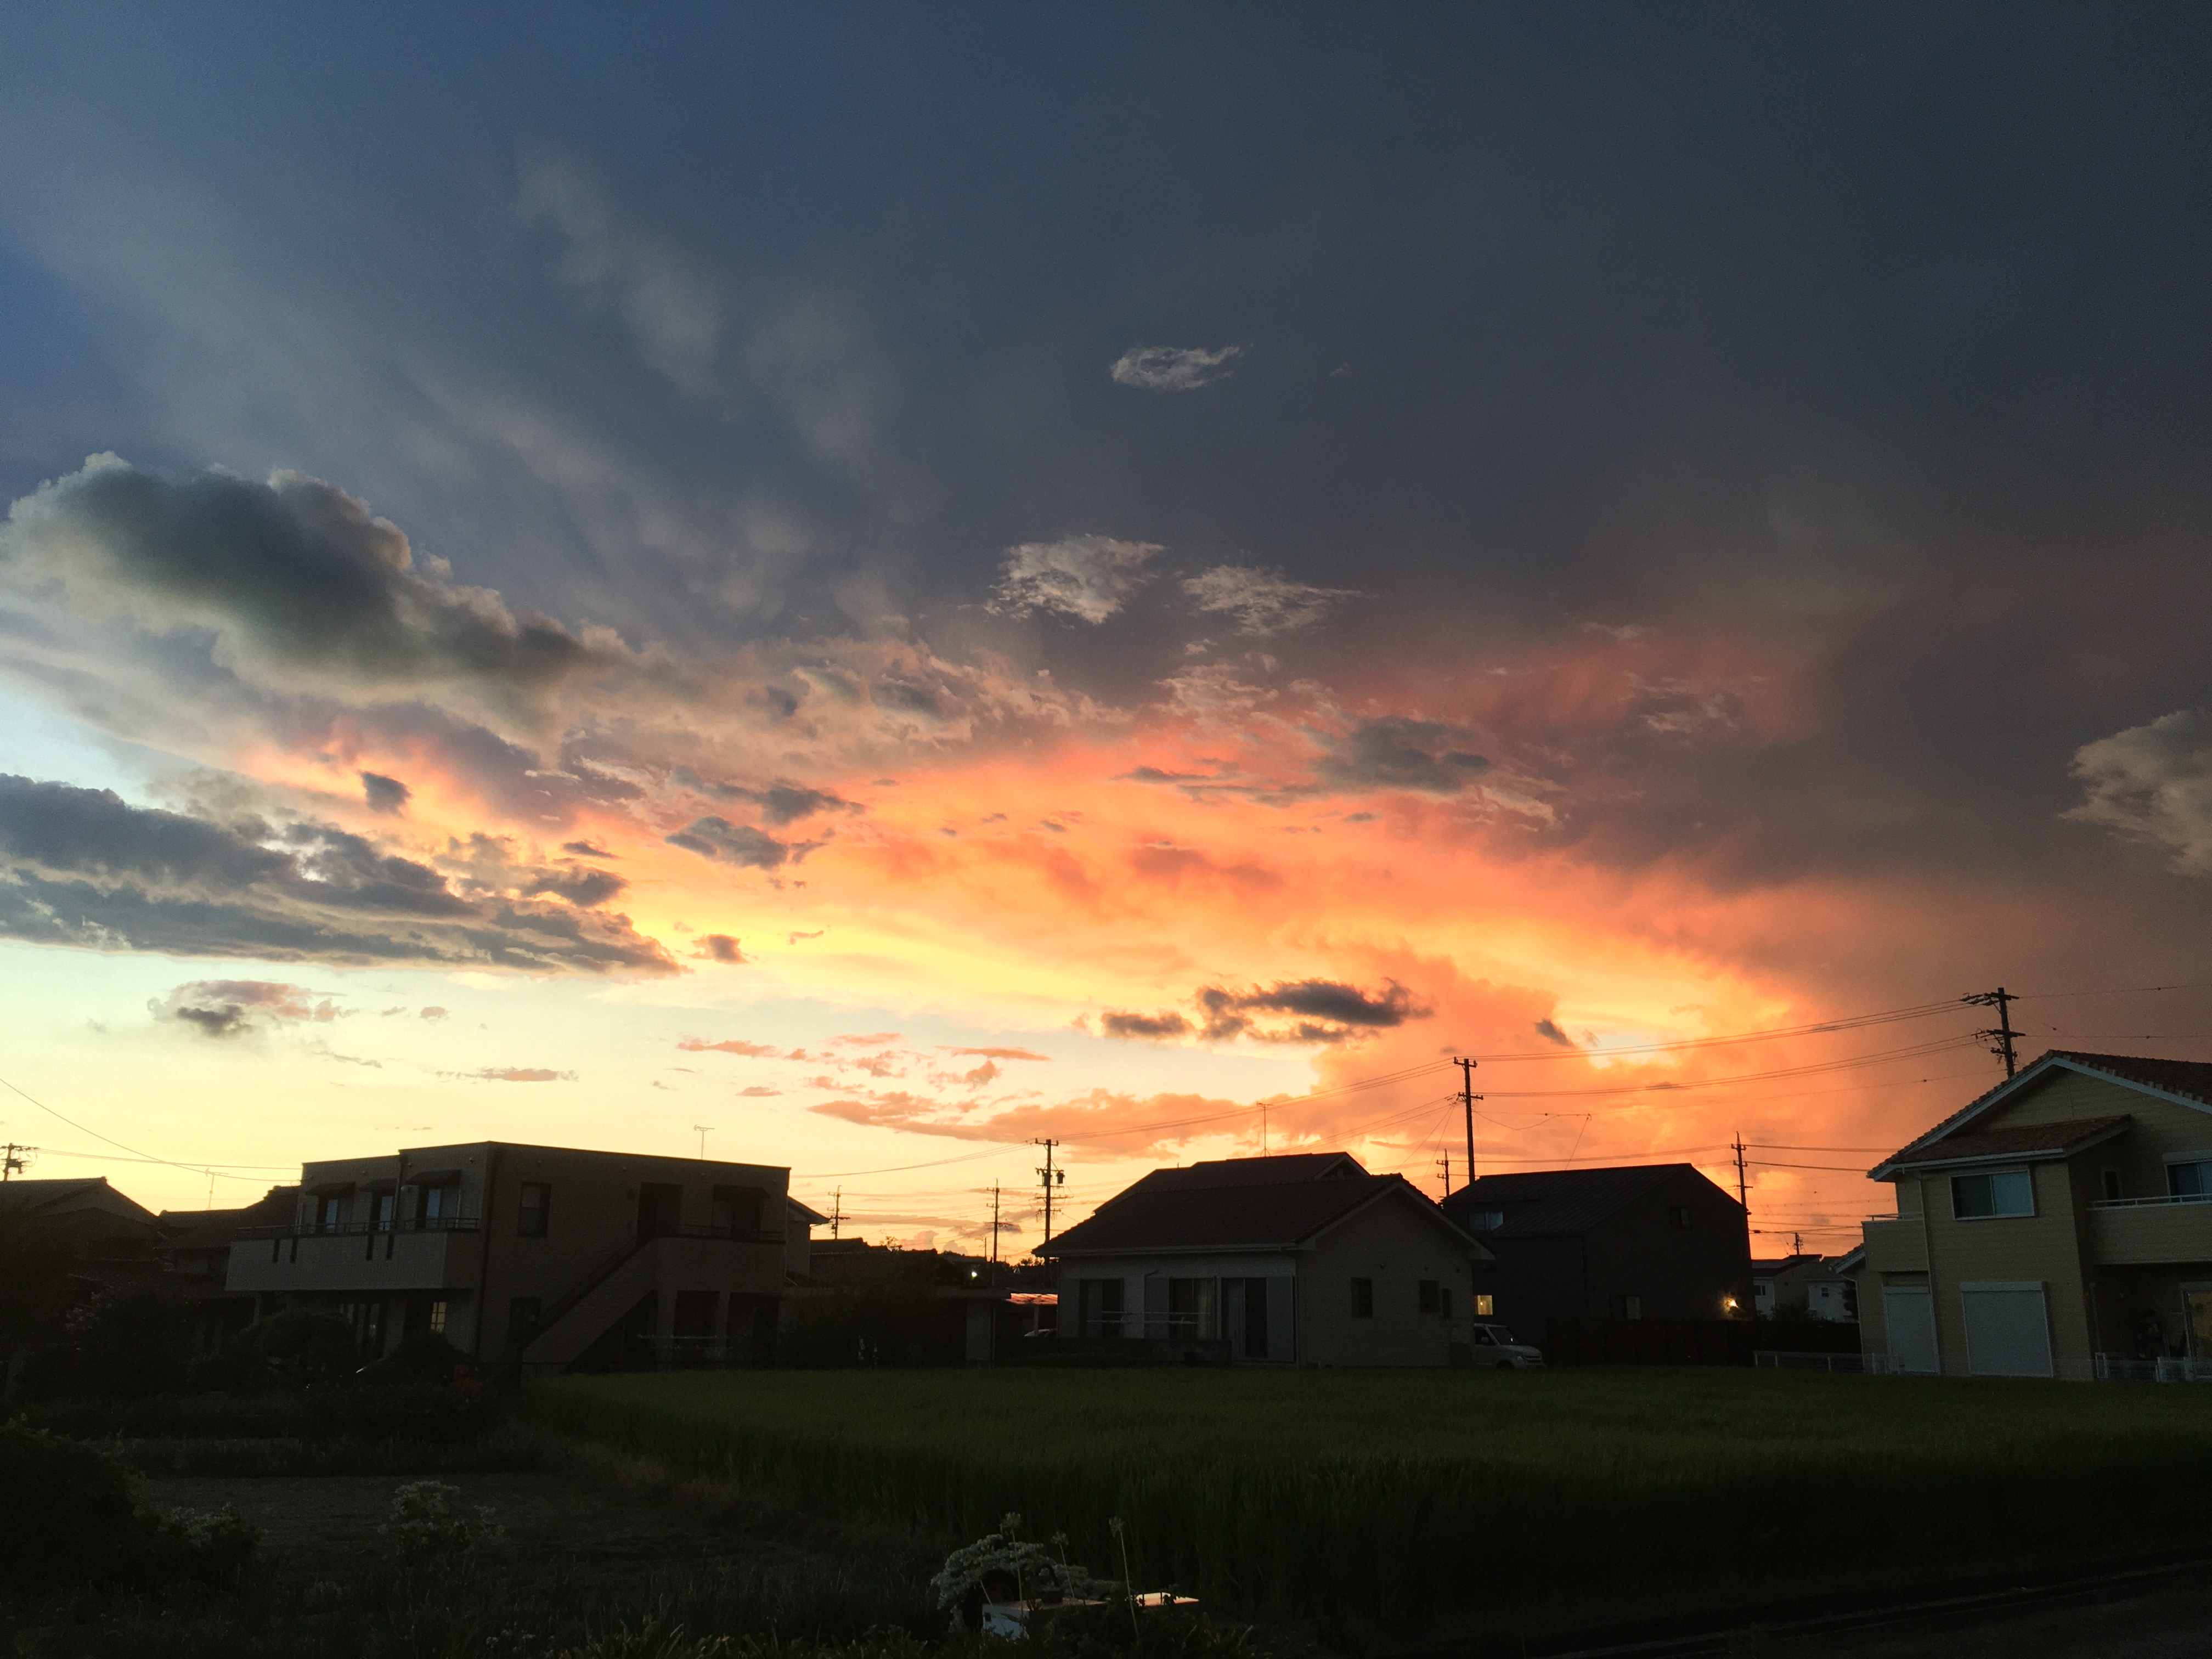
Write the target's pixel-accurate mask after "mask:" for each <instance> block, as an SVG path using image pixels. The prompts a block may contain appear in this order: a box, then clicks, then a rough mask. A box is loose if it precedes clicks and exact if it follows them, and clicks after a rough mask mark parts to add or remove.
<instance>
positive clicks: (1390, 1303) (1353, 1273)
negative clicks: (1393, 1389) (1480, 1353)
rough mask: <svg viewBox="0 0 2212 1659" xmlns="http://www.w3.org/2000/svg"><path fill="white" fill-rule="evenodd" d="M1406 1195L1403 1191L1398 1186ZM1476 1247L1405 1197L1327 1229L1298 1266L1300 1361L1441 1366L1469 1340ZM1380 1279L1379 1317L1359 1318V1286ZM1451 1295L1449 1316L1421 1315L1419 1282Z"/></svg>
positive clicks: (1377, 1287) (1377, 1292) (1376, 1283)
mask: <svg viewBox="0 0 2212 1659" xmlns="http://www.w3.org/2000/svg"><path fill="white" fill-rule="evenodd" d="M1401 1190H1402V1189H1401ZM1474 1249H1475V1247H1474V1245H1473V1244H1472V1243H1461V1242H1457V1241H1455V1239H1454V1237H1453V1236H1452V1234H1451V1233H1450V1232H1449V1231H1447V1230H1446V1229H1445V1228H1443V1227H1442V1226H1440V1225H1437V1221H1436V1219H1435V1218H1432V1217H1428V1216H1424V1215H1422V1214H1420V1213H1419V1212H1416V1211H1415V1210H1414V1209H1413V1207H1412V1205H1411V1203H1410V1202H1408V1201H1406V1200H1402V1199H1400V1200H1385V1201H1383V1202H1382V1203H1379V1204H1373V1205H1370V1206H1368V1207H1367V1208H1366V1209H1364V1210H1363V1211H1361V1212H1359V1213H1358V1214H1357V1215H1355V1216H1353V1217H1352V1218H1351V1219H1349V1220H1348V1221H1346V1222H1344V1223H1342V1224H1340V1225H1338V1226H1335V1227H1333V1228H1331V1229H1329V1230H1328V1231H1327V1232H1325V1233H1323V1234H1322V1236H1321V1237H1320V1239H1319V1240H1318V1241H1316V1243H1315V1245H1314V1247H1313V1249H1310V1250H1309V1251H1308V1252H1307V1253H1306V1254H1305V1255H1304V1257H1303V1258H1302V1259H1301V1261H1300V1263H1299V1273H1298V1286H1297V1297H1298V1301H1297V1327H1298V1359H1299V1361H1300V1363H1301V1364H1309V1365H1443V1364H1449V1361H1450V1358H1451V1346H1452V1344H1453V1343H1454V1342H1459V1343H1461V1344H1466V1343H1467V1342H1468V1340H1469V1327H1470V1325H1471V1324H1472V1323H1473V1309H1474V1300H1473V1297H1474V1265H1473V1258H1474ZM1353 1279H1371V1280H1372V1281H1373V1282H1374V1286H1375V1301H1374V1306H1375V1312H1374V1316H1373V1317H1372V1318H1369V1319H1359V1318H1355V1317H1354V1316H1353V1315H1352V1280H1353ZM1423 1279H1434V1280H1436V1281H1437V1285H1439V1286H1440V1287H1442V1288H1444V1289H1448V1290H1449V1291H1450V1295H1451V1315H1450V1316H1449V1318H1446V1317H1444V1316H1443V1315H1441V1314H1438V1313H1423V1312H1422V1311H1421V1309H1420V1281H1421V1280H1423Z"/></svg>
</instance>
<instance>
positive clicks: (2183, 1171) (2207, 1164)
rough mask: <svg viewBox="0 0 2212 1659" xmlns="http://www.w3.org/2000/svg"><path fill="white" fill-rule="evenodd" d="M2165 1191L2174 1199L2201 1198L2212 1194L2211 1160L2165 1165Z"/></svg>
mask: <svg viewBox="0 0 2212 1659" xmlns="http://www.w3.org/2000/svg"><path fill="white" fill-rule="evenodd" d="M2166 1191H2167V1192H2169V1193H2171V1194H2173V1196H2174V1197H2176V1198H2203V1197H2204V1196H2205V1195H2206V1194H2212V1158H2207V1159H2204V1160H2202V1161H2196V1160H2192V1161H2191V1162H2190V1163H2187V1164H2167V1165H2166Z"/></svg>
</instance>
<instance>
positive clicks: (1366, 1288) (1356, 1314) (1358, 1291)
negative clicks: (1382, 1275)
mask: <svg viewBox="0 0 2212 1659" xmlns="http://www.w3.org/2000/svg"><path fill="white" fill-rule="evenodd" d="M1352 1317H1353V1318H1354V1319H1372V1318H1374V1317H1375V1281H1374V1280H1373V1279H1365V1278H1362V1277H1360V1276H1359V1275H1358V1274H1356V1273H1355V1274H1354V1275H1352Z"/></svg>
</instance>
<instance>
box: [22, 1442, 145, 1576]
mask: <svg viewBox="0 0 2212 1659" xmlns="http://www.w3.org/2000/svg"><path fill="white" fill-rule="evenodd" d="M0 1492H5V1493H6V1494H7V1498H6V1500H5V1501H4V1502H0V1580H13V1581H15V1582H16V1583H22V1584H43V1583H57V1582H58V1583H78V1582H81V1581H82V1580H85V1579H88V1578H93V1577H103V1576H107V1575H108V1574H110V1573H112V1572H117V1571H122V1572H128V1571H136V1570H137V1569H138V1568H139V1567H141V1566H143V1565H144V1560H145V1557H146V1555H147V1553H148V1551H147V1547H148V1543H149V1538H148V1531H147V1528H146V1527H145V1525H144V1524H143V1522H142V1521H141V1520H140V1518H139V1516H138V1515H137V1510H135V1509H134V1507H133V1506H132V1504H131V1479H130V1477H129V1476H128V1475H127V1474H125V1473H124V1471H123V1468H122V1466H121V1465H119V1464H118V1463H116V1462H114V1461H113V1460H112V1459H111V1458H109V1457H107V1456H106V1455H103V1454H102V1453H100V1452H98V1451H95V1450H94V1449H93V1448H91V1447H89V1446H83V1445H79V1444H77V1443H75V1442H73V1441H69V1440H64V1439H62V1438H60V1437H58V1436H56V1435H51V1434H46V1433H42V1432H40V1431H38V1430H36V1429H27V1428H24V1427H22V1426H21V1425H17V1424H14V1423H9V1424H0Z"/></svg>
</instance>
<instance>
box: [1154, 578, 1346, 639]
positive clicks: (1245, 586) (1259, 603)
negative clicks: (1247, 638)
mask: <svg viewBox="0 0 2212 1659" xmlns="http://www.w3.org/2000/svg"><path fill="white" fill-rule="evenodd" d="M1182 591H1183V592H1186V593H1188V594H1189V595H1190V597H1191V599H1193V600H1194V601H1195V602H1196V604H1197V605H1198V608H1199V609H1200V611H1217V612H1220V613H1223V614H1225V615H1227V616H1229V617H1232V618H1234V619H1235V621H1236V623H1237V630H1238V631H1239V632H1240V633H1245V634H1255V635H1267V634H1282V633H1286V632H1288V631H1289V630H1290V629H1294V628H1304V627H1305V626H1306V625H1307V624H1308V623H1316V622H1319V621H1320V620H1321V619H1322V617H1324V616H1325V615H1327V614H1328V608H1329V606H1331V605H1334V604H1335V603H1336V602H1337V601H1338V600H1339V599H1355V598H1357V597H1358V590H1357V589H1356V588H1350V587H1315V586H1311V585H1310V584H1309V583H1306V582H1294V581H1292V580H1290V579H1289V578H1288V577H1286V576H1285V575H1284V574H1282V572H1281V571H1279V570H1263V569H1261V568H1258V567H1257V566H1254V565H1243V564H1218V565H1216V566H1214V567H1213V568H1212V569H1211V570H1201V571H1200V572H1199V573H1198V574H1196V575H1195V576H1186V577H1184V578H1183V580H1182Z"/></svg>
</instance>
